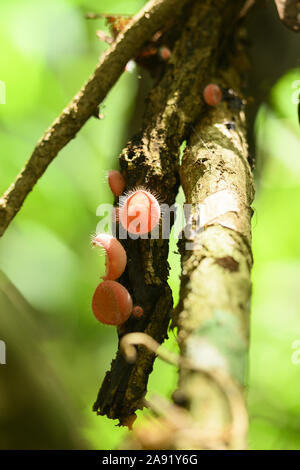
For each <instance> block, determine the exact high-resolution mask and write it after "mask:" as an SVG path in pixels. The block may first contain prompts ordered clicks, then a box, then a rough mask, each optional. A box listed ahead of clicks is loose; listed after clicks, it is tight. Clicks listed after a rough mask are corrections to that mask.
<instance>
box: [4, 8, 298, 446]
mask: <svg viewBox="0 0 300 470" xmlns="http://www.w3.org/2000/svg"><path fill="white" fill-rule="evenodd" d="M143 4H144V2H143V1H142V0H123V1H122V0H114V1H111V0H110V1H109V0H105V1H101V2H100V3H99V2H94V1H92V0H89V1H86V0H11V1H9V2H8V1H3V0H1V2H0V18H1V28H0V44H1V50H0V80H2V81H4V82H5V84H6V104H0V193H2V192H3V191H4V190H5V189H6V188H7V186H8V185H9V184H10V183H11V182H12V181H13V180H14V179H15V176H16V174H17V173H18V172H19V170H20V168H21V167H22V166H23V165H24V162H25V161H26V159H27V158H28V157H29V155H30V154H31V151H32V149H33V146H34V144H35V142H36V141H37V140H38V139H39V137H40V136H41V135H42V133H43V132H44V130H45V129H46V128H47V127H48V126H49V125H50V124H51V122H52V121H53V119H54V118H55V117H56V116H57V115H58V114H59V112H60V111H61V110H62V109H63V107H64V106H65V105H66V104H67V103H68V102H69V101H70V99H71V98H72V96H73V95H74V94H75V93H76V92H77V91H78V89H79V88H80V87H81V85H82V84H83V82H84V81H85V80H86V79H87V77H88V76H89V75H90V73H91V72H92V71H93V69H94V67H95V64H96V62H97V61H98V58H99V56H100V54H101V52H102V51H103V50H105V48H106V46H105V45H104V44H102V43H100V42H99V41H98V39H97V37H96V35H95V31H96V29H105V23H104V21H103V20H97V21H87V20H85V18H84V14H85V13H87V12H89V11H94V12H95V11H96V12H98V11H100V12H105V13H113V12H115V13H121V14H126V13H127V14H134V13H136V12H137V11H138V10H139V9H140V8H141V7H142V6H143ZM252 21H253V18H252ZM277 27H278V28H283V29H282V31H283V32H282V34H283V35H285V36H284V37H285V38H289V37H290V36H289V35H290V34H292V33H289V32H288V31H287V30H284V27H282V26H281V25H279V22H278V25H276V28H277ZM292 57H293V55H292ZM285 59H286V57H285ZM276 60H277V62H280V64H281V66H282V62H284V59H282V60H280V58H277V59H276V58H275V60H274V61H275V62H276ZM286 62H287V64H286V66H285V70H284V71H282V70H280V73H279V72H277V76H276V73H273V75H271V76H269V77H268V79H267V80H261V82H258V83H252V88H253V87H254V88H255V87H257V89H259V91H260V93H261V95H262V96H263V99H262V100H261V102H260V103H259V105H260V106H259V109H258V110H255V134H254V135H255V137H254V138H255V143H256V156H257V159H258V164H257V171H256V186H257V190H256V191H257V192H256V199H255V202H254V205H253V207H254V210H255V213H254V217H253V251H254V260H255V262H254V270H253V286H254V287H253V298H252V316H251V348H250V366H249V373H248V378H247V396H248V403H249V409H250V438H249V441H250V448H251V449H300V432H299V431H300V424H299V422H300V420H299V417H300V398H299V397H300V354H299V355H298V353H297V348H298V349H299V345H297V343H295V341H297V340H300V237H299V230H300V211H299V207H300V133H299V124H298V121H297V106H296V93H295V92H297V90H298V91H299V89H300V72H299V69H298V68H297V67H298V66H299V63H297V61H294V60H293V59H291V60H290V61H286ZM147 80H148V77H147V76H146V73H145V72H144V71H143V70H138V69H136V70H134V71H133V72H132V73H124V74H123V75H122V77H121V78H120V80H119V81H118V83H117V85H116V86H115V87H114V88H113V90H112V91H111V92H110V93H109V96H108V97H107V98H106V99H105V102H104V103H103V105H102V106H101V112H102V113H103V114H104V119H102V120H101V121H99V120H97V119H90V120H89V121H88V123H87V124H86V125H85V126H84V128H83V129H82V130H81V131H80V132H79V134H78V135H77V137H76V139H74V140H73V141H72V142H71V143H69V145H68V146H67V147H66V148H64V149H63V150H62V151H61V152H60V154H59V156H58V157H57V158H56V159H55V160H54V162H53V163H52V164H51V165H50V167H49V168H48V171H47V172H46V174H45V175H44V176H43V178H42V179H41V180H40V181H39V183H38V184H37V186H36V187H35V188H34V191H33V192H32V194H31V195H30V196H29V197H28V198H27V200H26V202H25V204H24V206H23V208H22V210H21V212H20V213H19V214H18V216H17V217H16V218H15V220H14V222H13V223H12V224H11V226H10V227H9V229H8V230H7V232H6V233H5V235H4V236H3V238H2V239H1V240H0V269H1V273H0V339H1V340H4V341H5V342H6V344H7V364H6V365H5V366H4V365H2V366H0V448H1V449H17V448H23V449H24V448H25V449H30V448H31V449H40V448H56V449H59V448H62V449H63V448H70V449H72V448H73V449H76V448H77V449H83V448H85V449H113V448H116V446H117V445H118V444H119V443H120V442H121V440H122V438H123V437H124V436H125V435H126V434H127V431H126V430H124V429H122V428H119V427H117V426H116V424H117V423H116V422H114V421H110V420H108V419H106V418H105V417H99V416H96V415H95V414H94V413H93V412H92V405H93V402H94V400H95V398H96V395H97V391H98V388H99V385H100V383H101V381H102V379H103V377H104V374H105V372H106V370H107V369H108V368H109V365H110V362H111V360H112V358H113V356H114V354H115V351H116V347H117V337H116V333H115V330H114V328H112V327H108V326H105V325H101V324H100V323H98V322H97V321H96V319H95V318H94V316H93V314H92V312H91V307H90V304H91V297H92V295H93V292H94V289H95V287H96V285H97V284H98V282H99V276H100V275H101V274H102V273H103V272H104V259H103V258H102V257H101V256H99V255H98V254H97V253H96V251H95V250H92V249H91V246H90V237H91V234H93V233H95V230H96V225H97V223H98V221H99V218H98V217H97V216H96V209H97V206H98V205H99V204H100V203H112V196H111V193H110V191H109V190H108V185H107V181H106V173H107V170H109V169H112V168H118V154H119V152H120V149H121V148H122V146H123V145H124V144H125V143H126V141H127V138H128V137H129V136H130V133H131V131H132V127H134V125H136V123H134V124H133V122H134V116H133V112H134V110H135V109H136V107H137V103H136V100H137V96H138V95H139V93H140V90H141V88H142V87H143V82H145V83H146V82H147ZM256 111H257V112H256ZM250 139H252V137H251V136H250ZM175 251H176V241H174V240H173V241H172V244H171V249H170V263H171V266H172V270H171V275H170V279H169V282H170V284H171V287H172V289H173V293H174V300H175V304H176V302H177V301H178V290H179V277H178V276H179V257H178V255H177V254H176V253H174V252H175ZM167 347H168V348H169V349H171V350H174V351H175V350H176V341H175V337H174V335H173V334H172V333H171V334H170V338H169V340H168V342H167ZM176 381H177V376H176V370H175V369H174V368H172V367H171V366H169V365H167V364H164V363H163V362H162V361H160V360H157V361H156V364H155V369H154V372H153V374H152V375H151V378H150V383H149V392H148V393H149V395H148V396H150V395H151V394H152V393H160V394H162V395H164V396H166V397H170V395H171V393H172V391H173V390H174V389H175V387H176ZM142 415H143V413H141V412H138V421H141V420H142V419H144V418H143V416H142Z"/></svg>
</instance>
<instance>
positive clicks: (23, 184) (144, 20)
mask: <svg viewBox="0 0 300 470" xmlns="http://www.w3.org/2000/svg"><path fill="white" fill-rule="evenodd" d="M186 1H187V0H181V2H178V1H177V0H150V1H149V2H148V3H147V4H146V5H145V7H144V8H143V9H142V10H141V11H140V12H139V13H138V14H137V15H136V16H135V17H134V18H133V19H132V20H131V21H130V22H129V23H128V25H127V26H126V27H125V29H124V30H123V31H122V32H120V34H119V35H118V37H117V39H116V41H115V42H114V43H113V44H112V46H111V47H110V48H109V49H108V50H107V51H106V52H105V53H104V54H103V55H102V57H101V59H100V62H99V64H98V66H97V68H96V70H95V71H94V73H93V74H92V75H91V77H90V78H89V80H88V81H87V82H86V84H85V85H84V86H83V87H82V88H81V90H80V91H79V92H78V93H77V94H76V95H75V97H74V98H73V100H72V101H71V103H70V104H69V105H68V106H67V107H66V108H65V109H64V110H63V112H62V113H61V114H60V116H59V117H58V118H57V119H56V120H55V121H54V122H53V124H52V125H51V126H50V128H49V129H48V130H47V131H46V132H45V134H44V135H43V136H42V138H41V139H40V140H39V141H38V143H37V145H36V147H35V148H34V150H33V153H32V155H31V157H30V158H29V160H28V161H27V163H26V165H25V166H24V168H23V169H22V171H21V172H20V173H19V175H18V176H17V178H16V180H15V182H14V183H12V184H11V186H10V187H9V188H8V190H7V191H6V192H5V193H4V194H3V196H2V198H0V236H1V235H3V233H4V231H5V230H6V228H7V227H8V225H9V223H10V222H11V221H12V219H13V218H14V216H15V215H16V214H17V212H18V211H19V210H20V208H21V206H22V204H23V202H24V200H25V198H26V196H27V195H28V193H29V192H30V191H31V190H32V188H33V186H34V185H35V184H36V182H37V181H38V179H39V178H40V177H41V176H42V175H43V173H44V172H45V171H46V169H47V167H48V165H49V164H50V163H51V161H52V160H53V159H54V158H55V157H56V155H57V154H58V152H59V151H60V150H61V149H62V148H63V147H64V146H65V145H66V144H67V143H68V142H69V141H70V140H71V139H73V138H74V137H75V136H76V134H77V132H78V131H79V130H80V129H81V127H82V126H83V125H84V124H85V122H86V121H87V120H88V119H89V118H90V117H91V116H92V115H94V114H95V111H96V110H97V106H98V105H99V104H100V103H101V102H102V101H103V99H104V98H105V96H106V95H107V93H108V92H109V90H110V89H111V88H112V86H113V85H114V84H115V83H116V81H117V80H118V78H119V77H120V75H121V74H122V72H123V70H124V67H125V65H126V64H127V62H128V61H129V60H130V59H132V58H134V57H135V56H136V55H137V54H138V52H139V50H140V49H141V47H142V46H143V44H144V43H145V42H146V41H147V40H149V39H150V38H151V37H152V36H153V34H154V33H155V32H156V31H157V30H158V29H159V28H160V27H161V26H162V25H163V24H164V23H165V22H166V20H167V19H168V18H169V17H170V16H174V13H175V12H176V14H178V12H179V11H180V8H181V7H182V6H183V5H184V3H186Z"/></svg>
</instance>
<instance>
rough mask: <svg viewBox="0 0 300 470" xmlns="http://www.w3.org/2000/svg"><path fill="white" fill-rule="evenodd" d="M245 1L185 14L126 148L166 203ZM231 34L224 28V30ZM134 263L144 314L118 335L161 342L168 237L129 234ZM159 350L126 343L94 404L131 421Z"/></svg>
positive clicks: (133, 176) (135, 293) (125, 163)
mask: <svg viewBox="0 0 300 470" xmlns="http://www.w3.org/2000/svg"><path fill="white" fill-rule="evenodd" d="M241 5H242V2H234V3H233V2H231V1H229V0H221V1H220V0H218V1H211V0H204V1H202V2H195V3H193V4H192V5H191V8H189V9H188V11H187V12H184V13H185V15H186V18H185V19H184V20H182V21H181V26H180V30H179V33H178V36H177V38H178V39H177V41H176V43H175V46H174V48H173V50H172V55H171V58H170V60H169V62H168V66H167V68H166V71H165V73H164V75H163V76H162V78H161V80H160V81H159V82H158V83H157V85H156V86H155V87H154V88H153V89H152V91H151V93H150V95H149V98H148V100H147V107H146V110H145V115H144V122H143V127H142V131H141V133H140V134H139V135H137V136H135V137H134V138H133V139H132V141H130V142H129V143H128V145H127V146H126V147H125V149H124V150H123V152H122V154H121V157H120V165H121V169H122V172H123V174H124V175H125V178H126V181H127V189H129V190H130V189H132V188H134V187H136V186H139V185H146V186H147V187H149V188H150V190H153V192H155V193H157V194H158V195H159V197H160V200H161V202H163V203H167V204H168V205H169V206H171V205H172V204H173V203H174V200H175V197H176V193H177V189H178V176H179V175H178V165H179V149H180V144H181V143H182V141H183V140H184V139H185V138H186V137H187V136H188V135H189V133H190V131H191V124H192V123H193V122H194V120H195V119H196V118H198V117H199V116H200V115H201V113H202V112H203V110H204V109H206V108H205V106H204V102H203V98H202V90H203V88H204V86H205V85H206V84H207V83H208V81H209V79H210V77H211V71H212V69H213V68H214V66H215V65H216V63H217V61H218V59H219V54H222V50H223V47H224V44H225V42H226V38H228V36H229V35H230V33H231V32H232V27H233V25H234V24H235V21H236V18H237V16H238V14H239V9H240V7H241ZM224 33H225V34H224ZM124 245H125V247H126V252H127V257H128V264H127V268H126V271H125V273H124V275H123V276H122V278H121V282H122V284H124V285H125V287H126V288H127V289H128V290H129V292H130V294H131V295H132V297H133V299H134V302H136V303H137V304H138V305H141V306H142V308H143V310H144V312H145V315H144V316H143V317H141V318H140V319H138V320H136V319H134V318H131V319H129V320H128V321H127V322H126V323H125V324H124V325H122V327H121V328H119V331H118V334H119V337H122V336H123V335H124V334H126V333H129V332H132V331H135V332H145V333H147V334H148V335H150V336H151V337H152V338H154V339H155V340H156V341H157V342H159V343H162V342H163V340H164V339H165V338H166V336H167V328H168V324H169V321H170V311H171V309H172V295H171V290H170V287H169V286H168V283H167V278H168V272H169V266H168V262H167V258H168V248H169V247H168V245H169V241H168V240H166V239H161V238H160V239H157V240H155V239H149V240H142V239H139V240H131V239H128V240H125V241H124ZM153 362H154V354H153V353H151V352H149V351H147V350H146V349H145V348H143V347H139V349H138V356H137V361H136V363H135V364H133V365H132V364H127V363H126V361H125V359H124V357H123V356H122V354H121V352H120V350H118V352H117V356H116V358H115V359H114V361H113V362H112V365H111V370H110V371H109V372H107V374H106V376H105V379H104V381H103V384H102V386H101V388H100V390H99V394H98V397H97V400H96V403H95V405H94V410H95V411H96V412H97V413H99V414H101V415H107V416H108V417H109V418H112V419H119V420H120V421H121V423H124V422H127V419H128V417H129V416H131V415H132V414H133V413H134V412H135V411H136V410H137V409H138V408H142V407H143V404H144V402H143V398H144V395H145V393H146V387H147V381H148V376H149V374H150V372H151V370H152V366H153Z"/></svg>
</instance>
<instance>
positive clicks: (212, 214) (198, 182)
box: [174, 52, 254, 449]
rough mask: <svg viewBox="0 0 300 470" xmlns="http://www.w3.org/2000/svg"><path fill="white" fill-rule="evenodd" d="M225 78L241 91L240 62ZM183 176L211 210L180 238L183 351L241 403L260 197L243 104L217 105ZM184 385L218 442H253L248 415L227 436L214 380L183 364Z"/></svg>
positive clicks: (225, 413) (195, 199)
mask: <svg viewBox="0 0 300 470" xmlns="http://www.w3.org/2000/svg"><path fill="white" fill-rule="evenodd" d="M233 54H234V52H233ZM239 63H241V62H239ZM218 72H220V71H218ZM218 83H221V84H222V85H223V86H224V87H226V88H227V87H230V88H232V89H234V90H235V91H237V92H238V93H239V94H240V84H241V78H240V72H239V71H238V70H237V68H236V67H235V68H230V69H227V70H223V72H222V76H221V77H220V78H218ZM232 123H233V124H232ZM228 124H229V125H228ZM180 176H181V183H182V186H183V189H184V193H185V196H186V202H187V203H190V204H192V205H193V207H194V211H196V204H202V205H203V206H202V207H204V208H205V210H204V211H203V214H204V220H202V224H201V225H202V230H201V231H200V232H198V233H197V234H196V235H195V237H194V240H193V241H194V247H193V249H192V250H191V249H188V248H187V246H186V241H184V240H182V241H181V242H180V252H181V255H182V284H181V302H180V305H179V308H178V312H179V314H178V312H177V315H176V316H175V318H174V326H175V325H176V326H178V327H179V335H178V339H179V343H180V347H181V350H182V354H183V355H184V357H185V358H186V359H187V360H189V361H190V362H192V363H196V364H198V365H199V366H201V364H202V365H203V367H206V368H207V369H209V370H212V371H215V372H218V371H220V373H222V374H223V375H224V374H225V375H226V376H227V381H228V383H232V386H233V387H234V388H235V390H237V393H238V395H236V400H239V403H241V399H242V402H243V400H244V399H243V385H244V377H245V368H246V364H247V352H248V335H249V309H250V296H251V279H250V272H251V267H252V253H251V216H252V212H253V211H252V209H251V203H252V200H253V196H254V187H253V176H252V171H251V168H250V165H249V163H248V153H247V143H246V131H245V115H244V112H243V111H242V110H240V109H233V107H232V106H229V105H228V103H222V104H221V105H219V106H217V107H216V108H215V109H212V110H211V111H210V113H209V114H208V116H207V117H206V118H205V119H204V120H202V121H201V122H200V123H199V124H198V126H197V127H196V130H195V132H194V134H193V135H192V137H191V139H190V142H189V143H188V144H187V147H186V150H185V153H184V156H183V159H182V166H181V172H180ZM200 221H201V219H200ZM179 390H180V392H181V394H183V395H184V396H185V400H186V403H188V405H187V406H188V409H189V410H193V411H192V413H193V418H194V419H195V420H196V421H197V423H198V427H199V428H200V429H211V430H212V431H213V432H214V433H215V435H216V441H215V442H217V441H218V439H219V436H220V435H223V436H224V439H223V441H221V442H219V444H218V448H233V449H243V448H246V446H247V441H246V439H247V427H246V425H245V421H244V422H243V423H244V424H243V423H240V424H239V423H238V428H237V429H239V430H240V431H239V432H238V433H236V432H235V433H234V434H230V435H228V432H226V431H227V430H228V428H229V426H230V421H231V418H230V410H229V408H228V403H226V401H225V400H224V397H223V396H222V394H221V393H220V391H219V390H218V389H217V388H216V385H215V383H214V382H213V381H212V380H210V379H209V378H208V377H207V376H206V375H204V374H202V373H201V372H199V373H198V374H197V373H195V372H193V371H191V370H188V369H184V368H181V370H180V389H179ZM233 400H234V396H233ZM231 406H232V405H231ZM241 416H242V415H241ZM226 436H227V437H226ZM177 448H180V447H177ZM198 448H199V447H198ZM200 448H201V447H200Z"/></svg>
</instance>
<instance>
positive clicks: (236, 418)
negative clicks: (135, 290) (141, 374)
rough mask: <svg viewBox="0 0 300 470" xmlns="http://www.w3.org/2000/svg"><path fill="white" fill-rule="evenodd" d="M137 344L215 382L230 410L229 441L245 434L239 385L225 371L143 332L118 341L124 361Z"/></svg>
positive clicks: (132, 357)
mask: <svg viewBox="0 0 300 470" xmlns="http://www.w3.org/2000/svg"><path fill="white" fill-rule="evenodd" d="M137 345H140V346H145V347H146V348H148V349H149V350H150V351H152V352H154V353H155V354H156V355H157V356H158V357H160V358H161V359H163V360H164V361H166V362H168V363H170V364H173V365H175V366H180V367H182V368H186V369H191V370H195V371H198V372H200V373H201V374H204V375H206V376H207V377H208V378H209V379H211V380H212V381H213V382H215V384H216V385H217V386H218V387H219V389H220V390H221V391H222V393H223V394H224V396H225V397H226V400H227V403H228V407H229V409H230V412H231V418H232V421H231V429H230V433H229V435H230V441H231V443H235V442H238V441H239V440H240V437H241V436H243V435H245V434H246V432H247V429H248V415H247V410H246V407H245V403H244V399H243V395H242V393H241V391H240V389H239V387H238V386H237V385H236V384H235V383H234V382H233V380H232V379H231V377H230V376H229V375H228V374H226V372H224V371H222V370H220V369H209V368H204V367H199V366H198V365H197V364H194V363H193V362H192V361H191V360H189V359H187V358H185V357H181V356H179V355H178V354H174V353H172V352H170V351H167V350H166V349H164V348H163V347H161V345H160V344H159V343H158V342H157V341H155V340H154V339H153V338H151V336H149V335H147V334H145V333H129V334H127V335H125V336H123V338H122V339H121V341H120V348H121V350H122V351H123V354H124V356H125V358H126V361H128V362H129V363H131V364H132V363H133V362H134V361H135V360H136V348H135V346H137ZM233 447H234V446H233Z"/></svg>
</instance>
